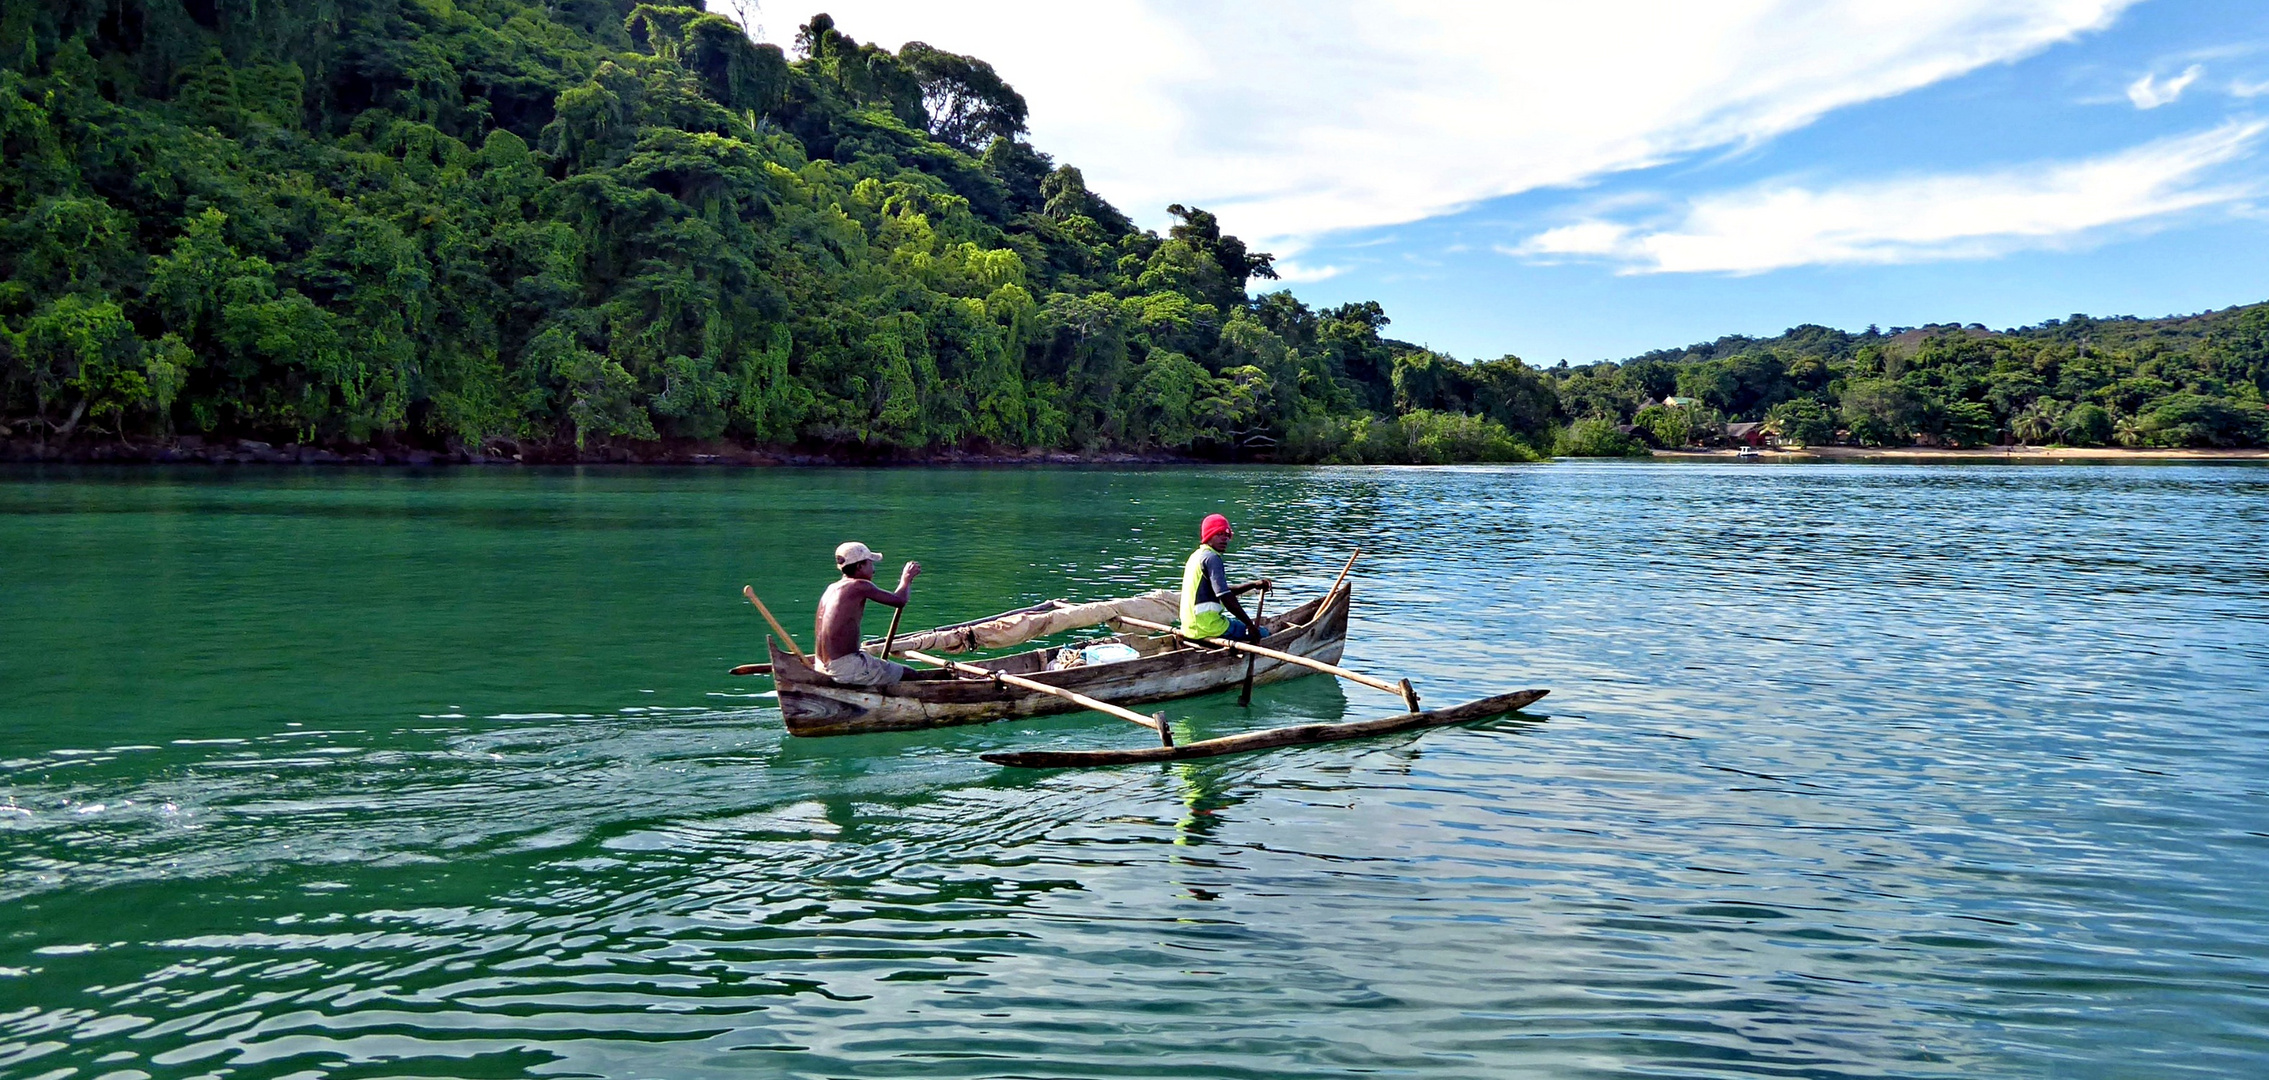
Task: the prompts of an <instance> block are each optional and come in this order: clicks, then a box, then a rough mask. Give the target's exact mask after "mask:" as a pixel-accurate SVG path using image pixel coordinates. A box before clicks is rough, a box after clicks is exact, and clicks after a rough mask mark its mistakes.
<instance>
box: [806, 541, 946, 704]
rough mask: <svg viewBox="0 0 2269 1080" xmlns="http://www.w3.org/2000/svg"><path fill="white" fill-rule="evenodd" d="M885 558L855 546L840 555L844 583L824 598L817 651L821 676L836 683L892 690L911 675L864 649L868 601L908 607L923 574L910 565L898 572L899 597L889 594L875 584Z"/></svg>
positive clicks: (844, 548)
mask: <svg viewBox="0 0 2269 1080" xmlns="http://www.w3.org/2000/svg"><path fill="white" fill-rule="evenodd" d="M881 558H882V556H880V555H878V554H876V553H874V552H872V551H869V550H867V546H866V545H865V544H862V543H859V542H858V541H856V540H853V541H851V542H850V543H847V544H844V545H843V546H841V547H838V548H836V549H835V568H836V569H837V570H840V571H842V572H843V580H841V581H838V582H836V583H835V584H833V585H830V586H828V587H827V591H826V592H825V593H823V594H821V595H820V598H819V618H818V619H817V620H816V622H815V624H814V626H813V629H812V638H813V644H812V649H813V651H814V652H815V653H817V654H818V657H819V670H821V671H823V672H825V673H827V676H828V677H829V678H831V679H834V680H835V681H836V682H839V683H846V684H848V685H851V686H889V685H890V684H892V683H895V682H897V681H898V680H900V679H902V678H904V677H905V676H906V672H907V671H908V670H909V669H908V668H907V667H906V665H904V664H894V663H892V662H890V661H888V660H884V659H882V658H881V657H878V656H874V655H872V654H870V653H868V652H866V651H865V650H862V649H860V648H859V617H860V616H862V615H864V614H866V612H867V601H869V600H873V601H876V602H878V603H884V604H889V605H890V606H891V607H894V608H902V607H905V606H906V601H907V600H909V599H912V598H913V595H914V593H913V587H914V579H915V578H916V577H918V576H920V575H921V573H922V564H921V563H918V562H910V563H907V564H906V566H905V568H904V569H901V570H900V571H899V572H898V591H897V592H884V591H882V589H881V588H880V587H878V586H876V585H875V583H874V576H875V562H876V561H877V560H879V559H881Z"/></svg>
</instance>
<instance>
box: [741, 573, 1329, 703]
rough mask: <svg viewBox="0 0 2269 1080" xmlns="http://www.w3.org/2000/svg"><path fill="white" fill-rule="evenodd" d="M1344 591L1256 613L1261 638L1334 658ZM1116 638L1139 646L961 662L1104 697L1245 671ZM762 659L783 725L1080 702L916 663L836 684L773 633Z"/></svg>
mask: <svg viewBox="0 0 2269 1080" xmlns="http://www.w3.org/2000/svg"><path fill="white" fill-rule="evenodd" d="M1353 593H1354V590H1353V587H1352V586H1348V585H1342V586H1341V587H1340V588H1339V589H1337V590H1335V591H1334V592H1332V593H1331V594H1330V595H1328V596H1325V597H1322V598H1319V599H1316V600H1311V601H1309V602H1308V603H1306V604H1303V605H1301V606H1300V607H1298V608H1295V609H1293V610H1292V611H1290V612H1288V613H1286V614H1284V615H1280V616H1271V617H1270V618H1268V619H1266V620H1265V622H1266V624H1267V625H1268V627H1269V629H1270V634H1269V637H1268V638H1267V641H1268V644H1269V647H1271V648H1274V649H1277V650H1280V651H1282V652H1288V653H1292V654H1294V655H1297V656H1305V657H1308V658H1310V659H1314V660H1320V661H1323V662H1324V663H1327V664H1335V663H1338V662H1339V659H1340V654H1341V652H1342V650H1344V649H1345V648H1346V645H1347V609H1348V606H1349V604H1350V603H1351V602H1352V600H1353ZM1119 640H1120V641H1122V642H1124V643H1126V644H1128V645H1132V646H1134V647H1135V649H1136V650H1137V651H1139V652H1142V653H1143V654H1144V655H1142V656H1140V657H1137V658H1136V659H1133V660H1126V661H1121V662H1119V663H1115V664H1097V665H1094V666H1091V667H1077V668H1069V669H1065V670H1061V671H1050V670H1047V662H1048V660H1049V658H1050V657H1051V656H1052V654H1053V653H1054V652H1055V650H1053V649H1035V650H1031V651H1028V652H1022V653H1015V654H1012V655H1009V656H1003V657H998V658H995V659H992V660H978V661H971V663H972V664H973V665H974V666H977V667H983V668H989V669H992V670H997V671H1002V672H1006V673H1009V674H1014V675H1023V676H1025V677H1026V678H1029V679H1032V680H1034V681H1036V682H1042V683H1046V684H1048V685H1050V686H1056V687H1061V688H1063V689H1065V690H1071V691H1075V692H1077V693H1081V694H1085V695H1087V696H1088V697H1092V698H1096V699H1099V700H1102V701H1107V702H1110V703H1111V704H1113V705H1137V704H1142V703H1144V702H1151V701H1169V700H1172V699H1174V698H1184V697H1194V696H1196V695H1199V694H1208V693H1212V692H1214V691H1218V690H1225V689H1229V688H1231V687H1234V686H1237V685H1238V684H1240V683H1242V682H1243V681H1244V678H1245V666H1246V661H1247V656H1246V654H1244V653H1239V652H1235V651H1232V650H1229V649H1220V648H1208V647H1205V646H1189V645H1182V644H1179V643H1176V642H1173V641H1171V640H1169V639H1164V638H1161V637H1154V636H1151V635H1145V634H1123V635H1120V636H1119ZM772 664H773V668H772V672H773V675H772V678H773V686H774V688H775V689H776V690H777V691H778V693H779V696H780V714H781V716H782V717H783V718H784V719H785V721H786V723H787V728H788V733H789V734H791V735H809V736H817V735H859V734H865V733H868V732H877V731H918V730H922V729H925V728H935V727H952V726H956V725H961V724H983V723H990V722H992V721H995V720H1011V719H1015V718H1018V717H1026V716H1041V715H1046V714H1050V713H1064V712H1076V711H1078V710H1079V708H1080V707H1079V706H1078V705H1076V704H1073V703H1072V702H1069V701H1065V700H1064V699H1062V698H1058V697H1055V696H1052V695H1049V694H1042V693H1038V692H1036V691H1031V690H1021V689H1018V688H1016V687H1013V686H1007V685H1004V684H1001V683H996V682H992V681H990V680H983V679H966V678H959V679H957V678H952V677H950V676H947V675H946V673H945V672H940V671H918V672H916V673H915V674H914V675H912V676H909V677H908V678H906V679H905V680H903V681H901V682H899V683H898V684H897V685H894V686H886V687H857V686H844V685H842V684H840V683H837V682H836V681H835V680H833V679H830V678H828V677H827V676H826V675H824V674H822V673H821V672H819V671H818V670H817V669H815V668H813V667H812V666H811V665H810V664H808V663H806V662H804V661H801V660H798V659H797V658H796V657H795V655H794V654H792V653H789V652H786V651H784V650H782V649H781V648H780V646H779V645H778V643H774V644H773V646H772ZM1312 674H1315V672H1314V671H1313V670H1312V669H1310V668H1306V667H1302V666H1300V665H1298V664H1288V663H1285V662H1283V661H1280V660H1270V659H1267V658H1265V657H1263V658H1257V659H1255V661H1254V663H1253V681H1254V682H1255V683H1272V682H1281V681H1283V680H1285V679H1296V678H1299V677H1301V676H1304V675H1312Z"/></svg>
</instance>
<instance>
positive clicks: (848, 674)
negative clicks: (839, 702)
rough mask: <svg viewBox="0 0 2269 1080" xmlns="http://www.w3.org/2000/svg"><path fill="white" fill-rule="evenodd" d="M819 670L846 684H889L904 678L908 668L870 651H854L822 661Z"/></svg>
mask: <svg viewBox="0 0 2269 1080" xmlns="http://www.w3.org/2000/svg"><path fill="white" fill-rule="evenodd" d="M819 670H820V671H821V672H823V673H825V674H826V675H827V677H828V678H830V679H833V680H835V681H836V682H839V683H842V684H844V685H846V686H889V685H891V684H892V683H895V682H897V681H898V680H900V679H903V678H905V677H906V672H907V671H908V670H909V669H908V668H907V667H906V665H904V664H895V663H892V662H890V661H888V660H885V659H883V658H881V657H879V656H875V655H872V654H870V653H865V652H855V653H852V654H851V655H849V656H838V657H836V658H835V659H833V660H826V661H822V662H821V663H820V665H819Z"/></svg>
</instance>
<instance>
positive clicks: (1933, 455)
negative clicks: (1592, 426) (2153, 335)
mask: <svg viewBox="0 0 2269 1080" xmlns="http://www.w3.org/2000/svg"><path fill="white" fill-rule="evenodd" d="M1739 453H1740V451H1738V450H1657V451H1655V453H1654V456H1655V457H1657V458H1662V459H1665V460H1670V461H1680V460H1692V461H1737V460H1742V459H1741V458H1739V457H1738V456H1737V455H1738V454H1739ZM1758 455H1759V456H1758V457H1756V458H1754V459H1750V460H1756V461H1779V462H1859V463H1866V462H1886V463H1892V462H1895V463H1902V464H1939V465H1975V464H1979V463H2006V464H2013V465H2025V464H2037V465H2049V464H2061V463H2073V462H2086V463H2092V464H2107V463H2112V464H2129V465H2143V464H2149V463H2153V462H2170V461H2171V462H2202V461H2203V462H2213V461H2265V462H2269V450H2264V449H2226V450H2224V449H2206V448H2195V447H2175V448H2152V447H2127V446H1979V447H1972V448H1968V449H1959V450H1957V449H1953V448H1951V447H1943V446H1901V447H1872V446H1810V447H1805V448H1803V449H1791V450H1765V449H1760V450H1759V451H1758Z"/></svg>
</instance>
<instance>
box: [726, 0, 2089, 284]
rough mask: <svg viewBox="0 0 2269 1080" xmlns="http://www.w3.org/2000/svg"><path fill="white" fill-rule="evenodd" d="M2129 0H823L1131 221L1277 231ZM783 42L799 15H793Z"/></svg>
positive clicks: (1635, 161)
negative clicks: (963, 71) (939, 64)
mask: <svg viewBox="0 0 2269 1080" xmlns="http://www.w3.org/2000/svg"><path fill="white" fill-rule="evenodd" d="M2133 2H2134V0H2004V2H2001V3H1996V4H1991V5H1982V4H1977V3H1975V2H1973V0H1714V2H1711V3H1692V2H1690V0H1589V2H1586V3H1567V2H1565V0H1517V2H1506V0H1496V2H1490V0H1383V2H1381V0H1370V2H1366V0H1311V2H1305V3H1303V2H1297V0H1275V2H1269V3H1260V2H1254V3H1240V4H1216V3H1202V2H1199V0H1087V2H1085V3H1081V4H1076V5H1074V4H1058V3H1047V4H1042V3H1032V2H1029V0H967V2H963V3H955V4H943V3H938V2H936V0H831V2H830V3H829V4H828V5H827V10H828V11H829V12H831V13H832V14H833V15H834V16H835V19H836V23H837V25H838V26H839V27H841V28H842V29H843V30H844V31H846V32H848V33H850V34H851V35H853V36H854V37H857V38H859V39H860V40H873V41H876V42H878V43H880V44H884V45H888V46H892V47H896V46H897V45H898V44H900V43H901V42H904V41H906V40H908V39H920V40H925V41H928V42H929V43H931V44H932V45H936V46H938V47H940V48H945V49H951V50H954V51H957V52H965V53H971V54H974V55H977V56H980V57H983V58H984V59H986V60H989V61H991V62H992V63H993V65H994V66H995V67H996V68H997V69H999V71H1000V72H1001V74H1002V76H1003V77H1004V78H1006V79H1008V80H1009V81H1010V82H1011V83H1012V84H1014V85H1015V86H1016V87H1017V89H1018V90H1019V91H1021V92H1022V93H1023V94H1024V95H1025V97H1026V98H1027V100H1029V101H1030V103H1031V106H1032V118H1031V125H1032V129H1033V140H1034V142H1035V144H1037V145H1038V146H1039V147H1040V148H1041V149H1043V150H1046V151H1048V152H1050V153H1053V154H1055V155H1056V156H1057V157H1058V159H1059V160H1061V161H1065V162H1068V163H1071V164H1076V165H1078V166H1080V167H1081V168H1082V169H1083V170H1084V171H1085V172H1086V174H1087V178H1088V182H1089V184H1090V186H1092V187H1094V188H1095V189H1096V190H1098V191H1099V192H1101V193H1102V194H1104V195H1105V196H1106V197H1108V198H1110V199H1111V200H1112V201H1114V202H1116V203H1118V204H1119V205H1120V206H1121V207H1122V208H1124V209H1126V210H1127V211H1128V212H1129V213H1131V214H1133V215H1134V216H1135V217H1136V219H1137V220H1140V221H1143V222H1145V223H1149V224H1153V225H1155V224H1158V223H1160V222H1161V220H1162V219H1163V218H1164V212H1163V211H1164V207H1165V205H1166V204H1167V203H1169V202H1186V203H1193V204H1197V205H1202V206H1204V207H1206V208H1207V209H1210V210H1213V211H1215V212H1216V213H1218V214H1219V215H1220V216H1221V218H1222V221H1223V224H1224V226H1225V227H1227V228H1229V229H1230V230H1231V231H1233V232H1237V233H1239V234H1241V235H1243V236H1245V237H1246V238H1248V239H1249V240H1253V241H1255V242H1257V243H1258V244H1259V245H1260V246H1262V247H1264V248H1273V249H1274V250H1277V251H1279V252H1280V253H1282V252H1287V251H1296V250H1298V249H1299V248H1300V247H1301V246H1302V245H1303V243H1304V242H1305V241H1306V240H1308V239H1309V238H1312V237H1315V236H1317V235H1318V234H1321V233H1325V232H1329V231H1333V230H1339V229H1348V228H1356V227H1363V226H1374V225H1387V224H1397V223H1402V222H1408V221H1414V220H1418V219H1421V218H1425V217H1430V216H1434V215H1437V214H1441V213H1445V212H1449V211H1452V210H1456V209H1459V208H1462V207H1465V206H1468V205H1471V204H1473V203H1475V202H1478V201H1480V200H1483V199H1488V198H1492V197H1496V196H1501V195H1509V194H1513V193H1516V192H1521V191H1526V190H1531V189H1534V188H1538V187H1546V186H1553V185H1566V184H1577V183H1582V182H1584V181H1586V180H1588V179H1590V178H1593V177H1597V176H1600V175H1602V174H1605V173H1609V172H1614V171H1618V170H1626V169H1633V168H1640V167H1644V166H1647V165H1651V164H1657V163H1660V162H1663V161H1666V160H1671V159H1674V158H1677V157H1679V156H1682V155H1686V154H1691V153H1694V152H1697V151H1702V150H1708V149H1710V148H1713V147H1724V146H1740V145H1744V144H1749V143H1754V142H1756V141H1760V140H1764V139H1769V138H1771V137H1773V136H1775V135H1778V134H1781V133H1783V132H1787V131H1790V130H1793V129H1796V128H1799V127H1802V126H1804V125H1806V124H1809V123H1811V122H1812V121H1813V120H1815V119H1817V118H1818V117H1819V116H1821V115H1822V114H1824V113H1826V112H1829V111H1831V110H1834V109H1837V108H1840V107H1843V106H1846V105H1851V104H1854V103H1857V102H1863V101H1869V100H1874V99H1877V98H1882V97H1887V96H1892V95H1896V94H1901V93H1904V92H1907V91H1909V90H1913V89H1915V88H1918V87H1922V86H1926V85H1929V84H1931V83H1934V82H1938V81H1941V80H1944V79H1948V78H1952V77H1955V76H1958V75H1961V74H1963V73H1965V72H1969V71H1973V70H1975V69H1977V68H1979V67H1982V66H1985V65H1989V64H1994V63H2000V62H2006V61H2010V60H2014V59H2017V58H2019V57H2023V56H2026V55H2029V54H2031V53H2034V52H2037V51H2039V50H2041V49H2044V48H2047V47H2049V46H2050V45H2053V44H2055V43H2057V42H2061V41H2067V40H2070V39H2072V38H2074V37H2076V36H2078V35H2080V34H2083V33H2086V32H2088V31H2090V30H2095V29H2100V28H2102V27H2104V26H2107V25H2109V24H2110V23H2111V21H2112V20H2113V19H2114V18H2116V17H2117V16H2118V14H2119V13H2120V12H2121V11H2122V10H2124V9H2125V8H2126V7H2128V6H2130V5H2131V4H2132V3H2133ZM771 21H772V22H780V23H781V24H782V25H777V26H773V25H770V22H768V24H767V25H768V28H769V29H770V31H771V36H772V38H773V39H774V40H784V39H786V38H788V37H790V36H792V35H793V33H794V27H793V26H792V25H787V24H786V20H782V19H777V18H776V19H774V20H771Z"/></svg>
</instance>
